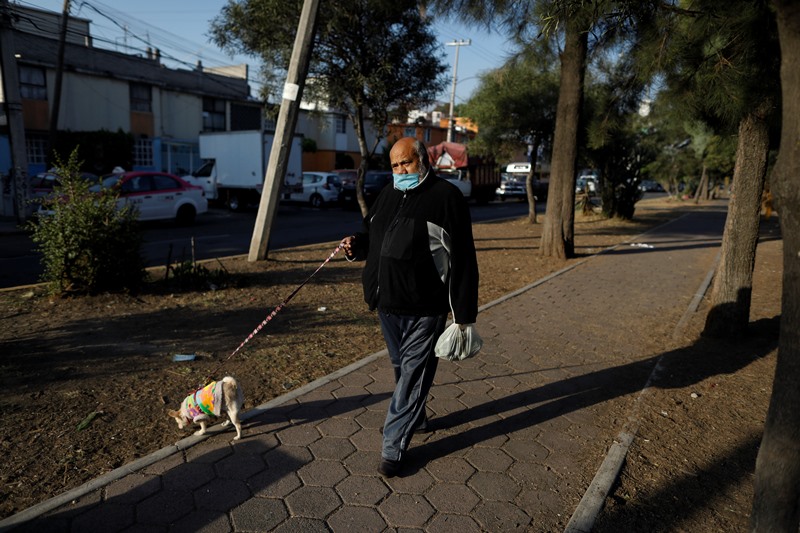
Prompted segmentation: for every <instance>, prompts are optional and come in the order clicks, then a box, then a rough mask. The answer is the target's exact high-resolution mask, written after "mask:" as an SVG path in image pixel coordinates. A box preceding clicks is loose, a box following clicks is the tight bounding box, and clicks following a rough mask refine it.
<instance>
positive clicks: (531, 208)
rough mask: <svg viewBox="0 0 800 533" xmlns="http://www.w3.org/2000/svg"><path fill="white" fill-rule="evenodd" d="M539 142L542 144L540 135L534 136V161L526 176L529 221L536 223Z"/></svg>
mask: <svg viewBox="0 0 800 533" xmlns="http://www.w3.org/2000/svg"><path fill="white" fill-rule="evenodd" d="M539 144H541V141H540V140H539V137H538V136H534V138H533V148H532V152H531V154H532V158H533V161H531V170H530V172H528V175H527V176H526V177H525V192H527V193H528V221H530V223H531V224H536V191H534V189H533V179H534V176H535V175H536V159H537V157H536V154H538V153H539Z"/></svg>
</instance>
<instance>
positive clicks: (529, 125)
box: [462, 48, 558, 223]
mask: <svg viewBox="0 0 800 533" xmlns="http://www.w3.org/2000/svg"><path fill="white" fill-rule="evenodd" d="M547 56H548V55H547V53H546V51H539V50H532V49H530V48H529V49H526V50H524V51H523V52H522V53H521V54H519V55H517V56H515V57H513V58H511V59H509V60H508V61H507V62H506V63H505V64H504V65H503V66H502V67H500V68H498V69H495V70H492V71H489V72H487V73H485V74H483V75H482V76H481V81H480V84H479V85H478V88H477V90H476V91H475V92H474V93H473V94H472V97H471V98H470V99H469V101H467V103H466V104H465V105H464V107H463V109H462V115H463V116H467V117H469V118H470V119H471V120H472V121H474V122H475V123H476V124H478V126H479V127H480V134H479V135H478V137H477V138H476V139H475V141H473V142H472V143H470V150H471V151H474V152H476V153H484V154H490V155H492V156H494V157H495V158H506V157H510V156H511V155H512V154H513V153H516V152H518V151H519V150H520V149H522V148H524V149H527V148H528V147H529V146H530V147H531V148H532V150H531V153H532V154H533V155H532V159H533V161H532V164H531V172H530V173H529V175H528V178H527V181H528V187H527V189H528V206H529V210H528V216H529V219H530V221H531V222H532V223H535V222H536V200H535V197H534V195H533V183H532V181H533V175H534V171H535V169H534V167H535V163H536V154H538V152H539V148H540V147H541V146H543V145H548V144H550V142H551V139H552V132H553V125H554V124H555V109H556V100H557V98H558V78H557V75H556V73H555V70H554V65H553V61H549V60H547Z"/></svg>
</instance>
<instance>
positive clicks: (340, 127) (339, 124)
mask: <svg viewBox="0 0 800 533" xmlns="http://www.w3.org/2000/svg"><path fill="white" fill-rule="evenodd" d="M334 120H335V121H336V133H347V119H346V118H345V117H344V115H336V117H335V119H334Z"/></svg>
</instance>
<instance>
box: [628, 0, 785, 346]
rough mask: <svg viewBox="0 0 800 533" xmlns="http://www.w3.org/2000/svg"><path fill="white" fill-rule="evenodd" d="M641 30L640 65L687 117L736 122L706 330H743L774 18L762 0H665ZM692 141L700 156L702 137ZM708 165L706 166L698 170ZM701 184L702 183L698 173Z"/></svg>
mask: <svg viewBox="0 0 800 533" xmlns="http://www.w3.org/2000/svg"><path fill="white" fill-rule="evenodd" d="M659 14H660V16H659V17H657V18H655V19H653V21H652V24H651V25H650V26H649V27H647V28H646V30H647V31H643V32H642V35H643V36H646V38H645V39H643V40H642V44H643V46H642V49H645V50H648V51H649V52H650V53H651V55H650V56H649V57H644V56H643V57H642V59H643V61H642V62H641V65H642V68H644V69H647V68H648V67H655V68H656V69H658V70H661V72H663V73H664V74H665V75H666V86H667V91H668V92H669V93H670V94H671V96H672V99H673V100H674V101H676V102H681V103H682V105H683V109H684V112H685V114H686V116H687V117H690V118H692V119H696V120H700V121H703V122H705V123H706V124H708V125H709V126H710V128H711V130H712V131H714V132H717V133H730V134H733V133H734V132H736V131H737V130H738V134H739V136H740V137H739V139H738V142H739V144H738V150H737V155H736V157H737V164H736V166H735V169H734V176H733V193H732V195H731V199H730V202H729V205H728V218H727V220H726V224H725V232H724V234H723V239H722V250H721V254H720V262H719V265H718V267H717V272H716V276H715V277H714V285H713V288H712V291H711V311H710V312H709V313H708V315H707V317H706V325H705V329H704V332H703V333H704V334H705V335H708V336H713V337H728V336H735V335H741V334H742V333H743V332H744V331H746V329H747V323H748V320H749V314H750V293H751V287H752V278H753V267H754V264H755V249H756V243H757V240H758V226H759V211H760V205H761V193H762V190H763V187H764V179H765V176H766V168H767V166H766V162H767V153H768V150H769V136H768V129H769V121H770V118H771V116H772V115H773V113H772V110H773V109H774V106H775V102H776V101H777V96H776V95H777V88H778V84H777V61H778V58H779V57H780V53H779V50H778V47H777V40H776V37H775V36H776V31H775V27H774V19H773V17H772V16H771V15H770V13H769V8H768V6H767V4H766V2H763V1H762V2H758V1H757V2H752V1H749V0H735V1H732V2H728V3H725V4H720V3H719V2H715V1H714V0H692V1H689V2H682V3H680V5H679V6H677V7H676V6H675V5H672V4H668V5H666V6H665V8H664V9H662V10H660V12H659ZM700 144H702V146H700V145H699V144H698V147H699V148H702V151H703V163H704V164H705V163H706V159H705V157H706V155H707V154H706V144H707V143H700ZM705 171H707V165H706V168H704V172H703V173H704V174H705ZM700 187H701V188H704V187H706V185H704V184H703V183H702V180H701V185H700Z"/></svg>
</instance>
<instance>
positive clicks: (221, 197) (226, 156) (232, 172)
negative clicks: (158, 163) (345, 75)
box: [183, 130, 303, 211]
mask: <svg viewBox="0 0 800 533" xmlns="http://www.w3.org/2000/svg"><path fill="white" fill-rule="evenodd" d="M273 139H274V135H273V134H272V133H265V132H262V131H258V130H246V131H220V132H209V133H201V134H200V158H201V159H202V160H203V165H202V166H201V167H200V168H198V169H197V170H196V171H194V172H192V173H191V174H190V175H188V176H183V178H184V179H185V180H186V181H188V182H189V183H193V184H195V185H199V186H201V187H203V189H204V190H205V192H206V198H208V200H209V201H216V202H219V203H222V204H224V205H227V206H228V207H229V208H230V209H231V210H233V211H238V210H240V209H243V208H244V207H246V206H248V205H252V204H258V202H259V201H260V199H261V191H262V189H263V188H264V175H265V174H266V171H267V163H268V161H269V154H270V150H272V141H273ZM302 161H303V148H302V136H301V135H295V136H294V138H293V139H292V151H291V154H290V155H289V163H288V167H287V170H286V176H285V178H284V183H283V186H282V187H281V190H282V191H283V190H285V189H291V188H292V187H297V186H301V184H302V179H303V176H302V166H303V163H302Z"/></svg>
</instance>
